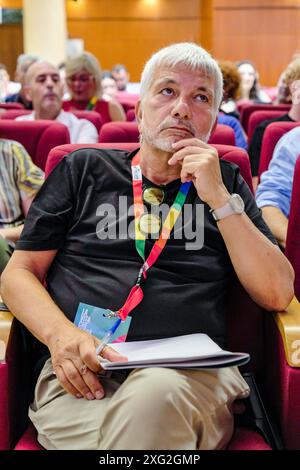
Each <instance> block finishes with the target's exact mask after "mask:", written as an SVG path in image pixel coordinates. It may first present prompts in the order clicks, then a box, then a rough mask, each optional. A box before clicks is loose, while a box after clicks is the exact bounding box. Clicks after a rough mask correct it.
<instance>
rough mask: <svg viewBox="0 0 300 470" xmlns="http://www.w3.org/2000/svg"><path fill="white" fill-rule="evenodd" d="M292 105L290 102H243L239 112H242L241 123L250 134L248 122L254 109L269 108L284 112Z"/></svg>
mask: <svg viewBox="0 0 300 470" xmlns="http://www.w3.org/2000/svg"><path fill="white" fill-rule="evenodd" d="M290 107H291V105H289V104H277V105H274V104H252V103H243V104H242V105H240V106H239V112H240V115H241V116H240V121H241V124H242V126H243V128H244V130H245V132H246V134H248V123H249V119H250V116H251V114H252V113H254V111H263V110H265V111H267V110H270V111H271V110H273V111H282V114H284V113H285V112H287V111H289V109H290Z"/></svg>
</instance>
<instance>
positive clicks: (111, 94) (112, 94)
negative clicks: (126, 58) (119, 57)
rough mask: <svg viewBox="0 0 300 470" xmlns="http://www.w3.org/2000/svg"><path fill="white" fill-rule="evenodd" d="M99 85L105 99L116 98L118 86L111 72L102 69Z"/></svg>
mask: <svg viewBox="0 0 300 470" xmlns="http://www.w3.org/2000/svg"><path fill="white" fill-rule="evenodd" d="M101 87H102V92H103V95H102V96H103V98H104V99H105V100H106V101H110V100H112V99H116V95H117V93H118V87H117V83H116V80H115V79H114V77H113V75H112V73H111V72H110V71H109V70H104V71H103V72H102V76H101Z"/></svg>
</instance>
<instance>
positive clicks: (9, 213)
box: [0, 139, 44, 228]
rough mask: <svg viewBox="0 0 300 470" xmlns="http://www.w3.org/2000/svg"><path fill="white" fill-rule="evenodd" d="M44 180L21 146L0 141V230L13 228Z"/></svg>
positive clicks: (13, 142) (41, 172) (23, 214)
mask: <svg viewBox="0 0 300 470" xmlns="http://www.w3.org/2000/svg"><path fill="white" fill-rule="evenodd" d="M43 181H44V173H43V171H42V170H41V169H40V168H38V167H37V166H35V165H34V164H33V162H32V160H31V158H30V156H29V155H28V153H27V152H26V150H25V149H24V147H23V146H22V145H21V144H19V143H18V142H15V141H13V140H6V139H5V140H4V139H0V228H9V227H16V226H17V225H21V224H22V223H23V221H24V217H25V214H26V210H27V209H28V207H29V204H30V202H31V200H32V199H33V197H34V196H35V194H36V193H37V192H38V190H39V189H40V187H41V185H42V184H43Z"/></svg>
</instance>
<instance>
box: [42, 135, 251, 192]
mask: <svg viewBox="0 0 300 470" xmlns="http://www.w3.org/2000/svg"><path fill="white" fill-rule="evenodd" d="M103 127H104V126H103ZM213 146H214V147H215V148H216V149H217V151H218V154H219V156H220V158H224V159H225V160H228V161H230V162H232V163H235V164H236V165H238V166H239V167H240V171H241V174H242V175H243V178H244V180H245V181H246V183H247V184H248V186H249V188H250V189H251V191H252V192H253V186H252V176H251V169H250V163H249V157H248V154H247V152H246V151H245V150H243V149H241V148H239V147H234V146H230V145H219V144H213ZM83 147H84V148H115V149H124V150H129V151H133V150H135V149H136V148H137V147H138V143H136V142H126V143H124V142H123V143H122V142H110V143H108V142H106V143H99V144H88V145H82V144H69V145H61V146H60V147H56V148H53V149H52V150H51V152H50V153H49V156H48V159H47V164H46V169H45V174H46V176H48V175H49V173H51V171H52V170H53V168H54V167H55V166H56V165H57V164H58V163H59V162H60V160H61V159H62V158H63V157H64V156H66V155H68V154H69V153H70V152H73V151H74V150H77V149H80V148H83Z"/></svg>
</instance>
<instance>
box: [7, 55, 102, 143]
mask: <svg viewBox="0 0 300 470" xmlns="http://www.w3.org/2000/svg"><path fill="white" fill-rule="evenodd" d="M63 90H64V85H63V82H62V80H61V77H60V73H59V70H58V69H57V68H56V67H54V65H52V64H49V63H48V62H44V61H38V62H35V63H34V64H32V65H31V66H30V67H29V69H28V71H27V73H26V76H25V89H24V93H25V96H26V98H27V99H28V100H29V101H31V102H32V105H33V113H31V114H26V115H22V116H19V117H18V118H17V119H16V120H17V121H34V120H36V119H50V120H55V121H58V122H60V123H62V124H64V125H65V126H67V128H68V129H69V133H70V141H71V144H94V143H96V142H98V132H97V129H96V127H95V126H94V125H93V124H92V123H91V122H89V121H88V120H86V119H78V118H77V117H76V116H75V115H74V114H72V113H69V112H66V111H63V110H62V97H63V92H64V91H63Z"/></svg>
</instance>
